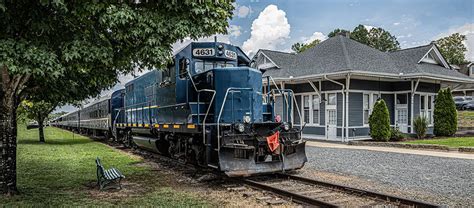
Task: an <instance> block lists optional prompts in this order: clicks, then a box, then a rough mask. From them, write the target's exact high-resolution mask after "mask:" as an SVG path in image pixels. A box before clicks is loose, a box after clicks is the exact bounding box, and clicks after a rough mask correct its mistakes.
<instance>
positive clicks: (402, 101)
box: [397, 94, 408, 105]
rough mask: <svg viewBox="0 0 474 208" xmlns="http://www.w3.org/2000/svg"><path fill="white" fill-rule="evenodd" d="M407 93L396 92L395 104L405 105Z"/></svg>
mask: <svg viewBox="0 0 474 208" xmlns="http://www.w3.org/2000/svg"><path fill="white" fill-rule="evenodd" d="M407 104H408V94H397V105H407Z"/></svg>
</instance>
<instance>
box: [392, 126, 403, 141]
mask: <svg viewBox="0 0 474 208" xmlns="http://www.w3.org/2000/svg"><path fill="white" fill-rule="evenodd" d="M404 138H405V135H404V134H403V133H402V132H401V131H400V129H398V128H392V129H391V131H390V141H402V140H403V139H404Z"/></svg>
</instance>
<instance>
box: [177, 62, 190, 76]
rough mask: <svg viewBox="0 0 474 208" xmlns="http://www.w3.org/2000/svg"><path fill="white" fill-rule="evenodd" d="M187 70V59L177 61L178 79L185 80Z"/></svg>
mask: <svg viewBox="0 0 474 208" xmlns="http://www.w3.org/2000/svg"><path fill="white" fill-rule="evenodd" d="M188 69H189V59H187V58H181V59H180V60H179V78H180V79H186V76H187V74H188Z"/></svg>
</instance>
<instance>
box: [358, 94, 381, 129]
mask: <svg viewBox="0 0 474 208" xmlns="http://www.w3.org/2000/svg"><path fill="white" fill-rule="evenodd" d="M365 95H369V100H368V101H369V109H368V110H369V115H368V116H369V117H370V115H371V114H372V111H373V110H374V105H375V102H374V97H375V95H377V96H378V97H379V98H381V95H380V94H379V93H375V92H366V93H363V94H362V124H363V126H364V127H368V126H369V123H368V121H369V117H368V118H367V123H365V122H364V121H365V119H366V118H365V114H364V111H365V110H366V109H365V106H366V102H365V100H364V97H365Z"/></svg>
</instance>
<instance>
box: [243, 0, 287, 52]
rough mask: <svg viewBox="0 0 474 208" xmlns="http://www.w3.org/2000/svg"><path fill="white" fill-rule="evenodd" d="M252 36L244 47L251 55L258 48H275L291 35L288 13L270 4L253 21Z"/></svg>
mask: <svg viewBox="0 0 474 208" xmlns="http://www.w3.org/2000/svg"><path fill="white" fill-rule="evenodd" d="M251 29H252V32H251V33H250V38H249V39H248V40H246V41H245V42H244V44H243V46H242V49H243V50H244V51H245V52H246V53H247V54H248V55H251V54H253V53H256V52H257V50H258V49H270V50H275V49H277V48H278V46H281V45H283V44H284V43H285V40H286V39H288V38H289V37H290V24H288V19H287V18H286V13H285V12H284V11H283V10H280V9H278V7H277V6H275V5H268V6H267V7H266V8H265V9H264V10H263V11H262V12H260V14H259V15H258V17H257V19H255V20H254V21H253V23H252V28H251Z"/></svg>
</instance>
